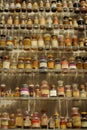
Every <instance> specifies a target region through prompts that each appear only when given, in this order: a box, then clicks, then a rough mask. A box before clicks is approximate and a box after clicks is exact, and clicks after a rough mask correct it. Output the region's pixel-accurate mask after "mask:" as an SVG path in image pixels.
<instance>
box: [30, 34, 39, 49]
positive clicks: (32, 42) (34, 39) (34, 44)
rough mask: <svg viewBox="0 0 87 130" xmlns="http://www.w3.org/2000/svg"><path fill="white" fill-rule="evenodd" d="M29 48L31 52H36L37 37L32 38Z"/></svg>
mask: <svg viewBox="0 0 87 130" xmlns="http://www.w3.org/2000/svg"><path fill="white" fill-rule="evenodd" d="M31 48H32V49H33V50H37V48H38V44H37V37H36V36H32V39H31Z"/></svg>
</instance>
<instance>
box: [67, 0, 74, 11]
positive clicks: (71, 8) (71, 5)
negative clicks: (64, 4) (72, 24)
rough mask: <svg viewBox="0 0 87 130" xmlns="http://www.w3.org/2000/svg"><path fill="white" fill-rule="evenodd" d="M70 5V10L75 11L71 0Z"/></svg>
mask: <svg viewBox="0 0 87 130" xmlns="http://www.w3.org/2000/svg"><path fill="white" fill-rule="evenodd" d="M68 7H69V11H70V12H73V11H74V8H73V2H72V1H71V0H70V1H68Z"/></svg>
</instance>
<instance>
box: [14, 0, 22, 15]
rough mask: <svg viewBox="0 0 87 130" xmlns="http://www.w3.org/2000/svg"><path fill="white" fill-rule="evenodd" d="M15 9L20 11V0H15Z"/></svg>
mask: <svg viewBox="0 0 87 130" xmlns="http://www.w3.org/2000/svg"><path fill="white" fill-rule="evenodd" d="M15 10H16V12H20V11H21V0H16V3H15Z"/></svg>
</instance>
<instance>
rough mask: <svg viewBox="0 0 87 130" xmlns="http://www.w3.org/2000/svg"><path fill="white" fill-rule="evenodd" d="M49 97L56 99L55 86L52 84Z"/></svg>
mask: <svg viewBox="0 0 87 130" xmlns="http://www.w3.org/2000/svg"><path fill="white" fill-rule="evenodd" d="M49 95H50V97H57V89H56V86H55V85H54V84H53V85H52V86H51V89H50V94H49Z"/></svg>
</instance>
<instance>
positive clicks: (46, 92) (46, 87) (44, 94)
mask: <svg viewBox="0 0 87 130" xmlns="http://www.w3.org/2000/svg"><path fill="white" fill-rule="evenodd" d="M41 96H42V97H49V85H48V82H47V81H45V80H43V81H42V82H41Z"/></svg>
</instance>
